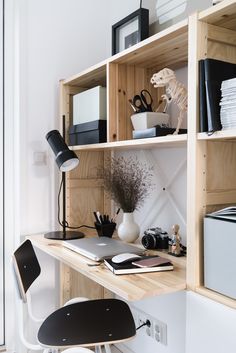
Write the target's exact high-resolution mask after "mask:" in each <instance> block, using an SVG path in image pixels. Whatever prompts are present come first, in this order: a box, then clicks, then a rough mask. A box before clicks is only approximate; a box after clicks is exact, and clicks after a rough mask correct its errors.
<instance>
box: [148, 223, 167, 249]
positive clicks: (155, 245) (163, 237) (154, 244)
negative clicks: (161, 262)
mask: <svg viewBox="0 0 236 353" xmlns="http://www.w3.org/2000/svg"><path fill="white" fill-rule="evenodd" d="M168 243H169V237H168V233H167V232H165V231H164V230H162V229H161V228H159V227H155V228H148V229H147V230H145V232H144V236H143V237H142V244H143V246H144V247H145V248H146V249H168Z"/></svg>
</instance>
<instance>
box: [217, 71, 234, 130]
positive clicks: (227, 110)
mask: <svg viewBox="0 0 236 353" xmlns="http://www.w3.org/2000/svg"><path fill="white" fill-rule="evenodd" d="M220 107H221V108H220V120H221V124H222V130H226V129H233V128H236V78H232V79H230V80H225V81H222V84H221V101H220Z"/></svg>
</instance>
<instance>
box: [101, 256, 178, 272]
mask: <svg viewBox="0 0 236 353" xmlns="http://www.w3.org/2000/svg"><path fill="white" fill-rule="evenodd" d="M145 262H146V263H145ZM104 264H105V265H106V266H107V268H108V269H109V270H110V271H112V272H113V273H114V274H115V275H125V274H132V273H133V274H134V273H145V272H160V271H171V270H173V269H174V266H173V264H172V263H171V262H170V260H168V259H165V258H163V257H161V256H141V257H140V258H139V259H138V260H136V261H131V262H126V263H121V264H117V263H114V262H112V260H111V259H105V260H104Z"/></svg>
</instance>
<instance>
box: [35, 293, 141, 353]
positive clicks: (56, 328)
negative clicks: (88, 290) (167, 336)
mask: <svg viewBox="0 0 236 353" xmlns="http://www.w3.org/2000/svg"><path fill="white" fill-rule="evenodd" d="M135 334H136V329H135V324H134V320H133V317H132V314H131V311H130V309H129V307H128V305H127V304H126V303H125V302H123V301H121V300H118V299H98V300H90V301H85V302H81V303H75V304H71V305H68V306H65V307H63V308H60V309H58V310H57V311H55V312H54V313H52V314H51V315H50V316H49V317H48V318H47V319H46V320H45V321H44V322H43V324H42V325H41V327H40V329H39V332H38V341H39V343H40V344H41V345H42V346H44V347H70V346H90V345H99V344H104V343H114V342H120V341H123V340H127V339H129V338H131V337H133V336H135Z"/></svg>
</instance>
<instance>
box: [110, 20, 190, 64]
mask: <svg viewBox="0 0 236 353" xmlns="http://www.w3.org/2000/svg"><path fill="white" fill-rule="evenodd" d="M184 29H186V32H187V30H188V18H186V19H184V20H182V21H180V22H178V23H176V24H174V25H172V26H170V27H168V28H166V29H164V30H162V31H160V32H158V33H155V34H153V35H152V36H150V37H148V38H146V39H144V40H142V41H141V42H139V43H137V44H135V45H133V46H132V47H130V48H127V49H125V50H123V51H122V52H121V53H117V54H115V55H113V56H111V57H110V58H108V60H107V61H108V62H109V63H112V62H114V63H115V62H119V60H121V59H123V58H124V57H125V56H126V55H130V54H132V53H135V52H136V51H138V50H139V49H141V48H143V47H145V46H147V45H148V44H152V43H153V42H155V41H158V40H160V39H163V38H165V37H168V36H169V35H171V34H173V33H175V32H178V31H183V30H184Z"/></svg>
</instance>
